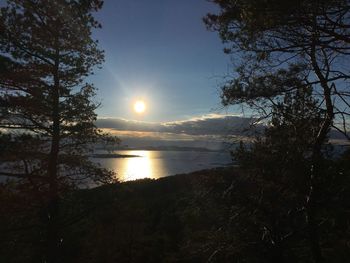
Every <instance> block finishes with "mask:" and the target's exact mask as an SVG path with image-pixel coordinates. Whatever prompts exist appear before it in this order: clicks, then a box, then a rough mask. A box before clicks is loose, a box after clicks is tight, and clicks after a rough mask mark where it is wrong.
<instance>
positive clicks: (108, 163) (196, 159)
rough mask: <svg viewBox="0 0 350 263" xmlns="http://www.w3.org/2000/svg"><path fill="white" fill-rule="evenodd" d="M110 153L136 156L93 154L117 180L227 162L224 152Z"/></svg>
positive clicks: (154, 176)
mask: <svg viewBox="0 0 350 263" xmlns="http://www.w3.org/2000/svg"><path fill="white" fill-rule="evenodd" d="M114 153H115V154H118V155H121V156H135V155H136V156H137V157H123V158H94V161H95V162H97V163H99V164H100V165H101V166H102V167H104V168H107V169H111V170H114V171H115V172H116V176H117V178H118V179H119V180H120V181H130V180H137V179H142V178H152V179H157V178H161V177H165V176H170V175H175V174H182V173H189V172H194V171H197V170H203V169H210V168H214V167H220V166H226V165H229V164H231V157H230V154H229V153H228V152H198V151H148V150H123V151H115V152H114Z"/></svg>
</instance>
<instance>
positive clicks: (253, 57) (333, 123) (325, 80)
mask: <svg viewBox="0 0 350 263" xmlns="http://www.w3.org/2000/svg"><path fill="white" fill-rule="evenodd" d="M213 2H214V3H217V4H218V5H219V6H220V9H221V13H220V14H219V15H214V14H209V15H207V17H206V18H205V22H206V24H207V26H208V28H210V29H213V30H216V31H218V32H219V34H220V37H221V38H222V40H223V42H224V43H227V45H228V48H227V49H226V50H225V51H226V52H227V53H232V54H238V56H237V57H238V59H237V60H236V61H238V64H239V65H238V66H237V73H238V74H237V77H235V78H234V79H233V80H231V81H229V82H228V83H227V84H226V85H224V86H223V87H222V101H223V103H224V105H231V104H237V103H246V104H248V105H249V106H253V107H257V108H258V109H259V110H261V112H262V113H263V114H264V115H265V116H269V117H270V116H271V114H272V112H271V109H272V105H274V104H276V102H277V101H279V100H280V99H281V98H282V97H283V96H284V95H285V94H288V93H290V92H292V91H294V90H296V89H298V87H299V83H300V81H301V82H302V83H303V85H304V86H305V87H310V88H313V91H314V94H313V95H314V96H315V97H318V98H319V104H318V105H317V109H319V110H320V113H322V114H323V116H322V119H323V121H322V125H320V126H319V130H318V132H317V133H315V134H314V135H315V137H314V139H313V142H314V143H313V149H312V165H311V167H310V172H309V174H310V176H309V180H308V182H307V185H308V186H309V192H308V194H307V196H306V198H305V199H306V201H305V206H306V208H307V209H306V220H307V222H308V231H309V238H310V244H311V248H312V251H313V256H314V260H315V261H316V262H321V261H323V259H322V258H323V257H322V251H321V248H320V242H319V237H318V231H317V225H318V223H317V222H315V219H314V218H315V216H314V214H315V203H314V200H315V199H316V198H317V197H315V196H314V195H315V192H320V191H319V189H317V186H318V182H317V181H319V180H321V179H320V178H319V175H320V174H321V171H320V167H321V161H322V151H321V148H322V145H323V144H324V143H325V142H326V140H327V134H328V132H329V130H330V128H331V127H332V128H334V129H336V130H338V131H341V132H342V133H343V134H344V136H346V137H347V138H349V136H348V133H347V126H348V124H347V122H346V120H347V119H348V116H349V114H350V107H349V106H350V103H349V95H350V94H349V91H348V87H347V85H346V82H347V81H348V80H349V77H350V75H349V74H348V70H347V68H348V64H347V63H346V61H347V59H348V54H349V50H350V45H349V33H350V32H349V28H350V26H349V25H350V20H349V15H350V12H349V11H350V8H349V7H350V6H349V1H346V0H344V1H342V0H339V1H338V0H334V1H288V2H286V1H274V0H271V1H270V0H269V1H263V0H251V1H243V0H242V1H230V0H213ZM296 83H298V85H296Z"/></svg>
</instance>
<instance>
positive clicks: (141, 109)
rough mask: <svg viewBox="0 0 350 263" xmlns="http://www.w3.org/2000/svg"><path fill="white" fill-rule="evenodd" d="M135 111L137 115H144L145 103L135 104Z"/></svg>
mask: <svg viewBox="0 0 350 263" xmlns="http://www.w3.org/2000/svg"><path fill="white" fill-rule="evenodd" d="M134 110H135V112H137V113H143V112H144V111H145V110H146V105H145V103H144V102H143V101H141V100H139V101H136V102H135V104H134Z"/></svg>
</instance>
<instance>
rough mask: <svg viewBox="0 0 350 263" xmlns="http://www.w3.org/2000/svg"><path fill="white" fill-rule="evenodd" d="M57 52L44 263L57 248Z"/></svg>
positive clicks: (54, 257) (53, 257) (52, 258)
mask: <svg viewBox="0 0 350 263" xmlns="http://www.w3.org/2000/svg"><path fill="white" fill-rule="evenodd" d="M58 70H59V51H58V50H57V51H56V61H55V68H54V74H53V75H54V85H53V90H52V95H53V96H52V103H53V104H52V139H51V150H50V155H49V163H48V177H49V193H48V196H49V200H48V207H47V237H46V262H47V263H55V262H57V260H58V259H57V257H58V255H59V254H58V248H59V243H60V241H59V193H58V177H57V176H58V174H57V168H58V167H57V165H58V153H59V145H60V119H59V96H60V94H59V85H60V84H59V74H58V73H59V71H58Z"/></svg>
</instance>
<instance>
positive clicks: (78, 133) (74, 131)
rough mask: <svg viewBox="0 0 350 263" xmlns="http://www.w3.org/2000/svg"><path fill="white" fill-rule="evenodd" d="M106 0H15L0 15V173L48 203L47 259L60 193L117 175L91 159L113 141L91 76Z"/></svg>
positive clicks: (53, 246) (52, 256)
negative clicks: (101, 119) (101, 120)
mask: <svg viewBox="0 0 350 263" xmlns="http://www.w3.org/2000/svg"><path fill="white" fill-rule="evenodd" d="M102 4H103V2H102V1H100V0H79V1H71V0H52V1H45V0H10V1H7V5H6V6H5V7H3V8H1V17H0V52H1V59H0V67H1V71H0V128H1V129H2V134H1V143H2V151H1V153H0V159H1V161H2V162H3V165H2V166H1V170H0V175H3V176H6V178H7V180H12V182H16V183H18V184H22V185H23V186H25V187H21V191H28V192H33V191H35V192H36V193H37V195H38V196H39V199H40V200H41V202H43V203H44V204H45V207H46V212H45V213H44V214H45V218H46V224H47V228H46V231H44V232H45V233H46V234H45V237H42V239H43V241H44V242H43V243H44V244H45V246H46V247H45V261H46V262H55V261H56V260H57V254H58V248H59V246H60V242H61V241H60V222H59V218H60V209H59V207H60V205H59V204H60V199H61V197H62V195H63V194H64V193H65V192H66V191H67V190H71V189H74V188H76V187H79V186H81V185H82V184H91V183H93V182H112V181H113V173H112V172H110V171H107V170H105V169H102V168H100V167H99V166H97V165H95V164H94V163H93V162H91V161H90V160H89V152H90V151H91V150H92V147H93V144H94V143H96V142H98V141H101V140H111V141H114V140H113V139H108V138H107V137H106V136H105V135H104V134H103V133H102V132H101V131H100V130H99V129H97V127H96V126H95V124H94V122H95V120H96V113H95V110H96V108H97V107H98V106H99V104H98V103H96V102H94V101H93V97H94V96H95V88H94V86H93V85H92V84H90V83H86V82H85V80H84V79H85V78H86V77H87V76H89V75H90V74H93V71H94V69H95V68H96V67H99V66H100V65H101V63H102V62H103V60H104V55H103V51H101V50H100V49H99V48H98V42H97V41H96V40H93V39H92V36H91V34H92V30H93V29H95V28H99V27H100V26H101V25H100V24H99V23H98V22H97V21H96V20H95V18H94V17H93V12H95V11H98V10H99V9H100V8H101V7H102Z"/></svg>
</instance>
